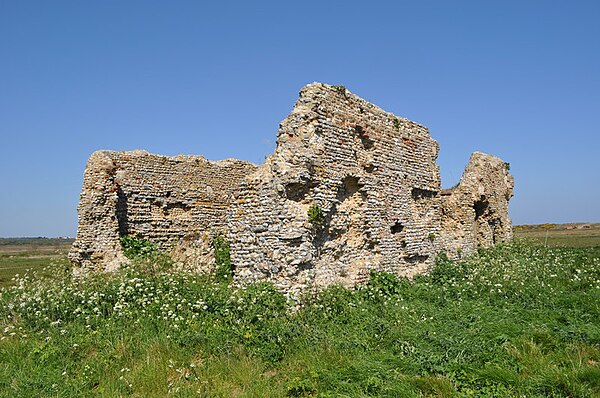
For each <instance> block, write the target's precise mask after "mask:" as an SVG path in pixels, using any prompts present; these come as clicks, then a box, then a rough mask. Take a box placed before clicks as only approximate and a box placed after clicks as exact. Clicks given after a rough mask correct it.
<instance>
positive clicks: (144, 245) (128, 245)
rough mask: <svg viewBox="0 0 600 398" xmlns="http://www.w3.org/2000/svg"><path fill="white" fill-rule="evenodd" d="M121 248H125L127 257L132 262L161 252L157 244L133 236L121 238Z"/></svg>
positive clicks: (124, 251)
mask: <svg viewBox="0 0 600 398" xmlns="http://www.w3.org/2000/svg"><path fill="white" fill-rule="evenodd" d="M121 247H122V248H123V253H124V254H125V257H127V258H128V259H130V260H133V259H135V258H138V257H143V256H146V255H149V254H152V253H156V252H158V251H159V250H158V246H157V245H156V244H155V243H152V242H150V241H149V240H146V239H142V238H136V237H135V236H131V235H123V236H121Z"/></svg>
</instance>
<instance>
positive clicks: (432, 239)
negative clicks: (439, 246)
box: [427, 232, 435, 242]
mask: <svg viewBox="0 0 600 398" xmlns="http://www.w3.org/2000/svg"><path fill="white" fill-rule="evenodd" d="M427 239H429V240H430V241H432V242H433V241H434V240H435V234H434V233H433V232H431V233H429V235H427Z"/></svg>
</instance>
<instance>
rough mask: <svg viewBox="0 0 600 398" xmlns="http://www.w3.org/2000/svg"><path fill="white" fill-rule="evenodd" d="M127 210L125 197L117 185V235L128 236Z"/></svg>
mask: <svg viewBox="0 0 600 398" xmlns="http://www.w3.org/2000/svg"><path fill="white" fill-rule="evenodd" d="M128 212H129V211H128V208H127V195H125V192H123V189H121V186H119V185H117V211H116V213H117V214H116V215H117V224H118V225H119V235H121V236H125V235H128V234H129V222H128V220H127V219H128V217H129V214H128Z"/></svg>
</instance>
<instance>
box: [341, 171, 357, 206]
mask: <svg viewBox="0 0 600 398" xmlns="http://www.w3.org/2000/svg"><path fill="white" fill-rule="evenodd" d="M359 180H360V178H358V177H355V176H346V177H345V178H344V179H343V180H342V184H341V185H340V187H339V188H338V192H337V195H336V196H337V199H338V200H339V201H340V202H341V201H344V200H346V199H348V198H349V197H351V196H352V195H354V194H355V193H356V192H358V190H359V189H360V186H361V184H360V182H359Z"/></svg>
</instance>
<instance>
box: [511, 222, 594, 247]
mask: <svg viewBox="0 0 600 398" xmlns="http://www.w3.org/2000/svg"><path fill="white" fill-rule="evenodd" d="M584 226H585V228H583V227H584ZM568 228H572V229H568ZM515 237H517V238H525V239H531V240H534V241H536V242H538V243H541V244H544V245H547V246H550V247H600V223H588V224H544V225H523V226H517V227H515Z"/></svg>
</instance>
